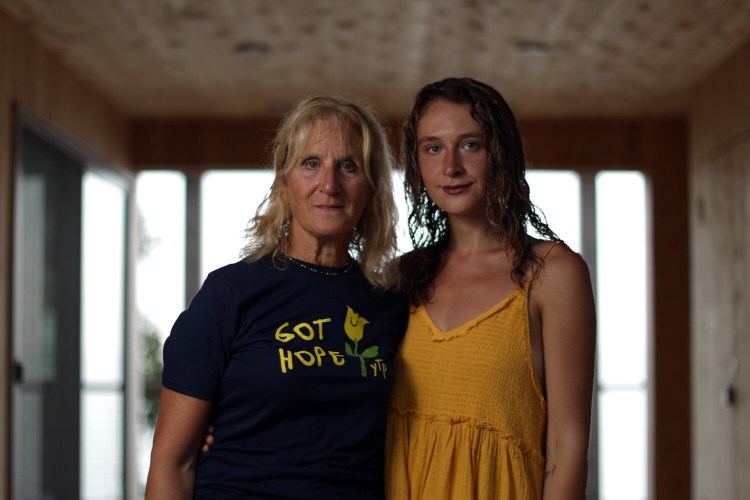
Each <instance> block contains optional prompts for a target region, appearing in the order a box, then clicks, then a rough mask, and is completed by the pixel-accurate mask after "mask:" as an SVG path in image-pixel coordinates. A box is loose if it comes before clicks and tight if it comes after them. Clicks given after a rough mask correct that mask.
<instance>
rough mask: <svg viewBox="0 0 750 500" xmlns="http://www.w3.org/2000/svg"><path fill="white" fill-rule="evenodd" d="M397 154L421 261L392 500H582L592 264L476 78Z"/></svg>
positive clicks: (393, 407) (437, 103)
mask: <svg viewBox="0 0 750 500" xmlns="http://www.w3.org/2000/svg"><path fill="white" fill-rule="evenodd" d="M402 153H403V157H404V160H403V163H404V165H405V168H406V192H407V196H408V198H409V202H410V215H409V231H410V234H411V237H412V240H413V243H414V246H415V250H413V251H412V252H410V253H409V254H407V255H405V256H404V257H402V259H401V270H402V274H403V281H404V285H405V289H406V292H407V294H408V296H409V299H410V301H411V305H412V311H411V315H410V318H409V326H408V329H407V333H406V336H405V338H404V341H403V343H402V344H401V347H400V349H399V354H398V355H397V357H396V362H395V368H394V372H395V377H396V378H395V382H394V392H393V395H392V398H391V404H390V412H389V438H388V441H387V445H386V457H387V466H386V482H387V487H386V491H387V497H388V498H390V499H393V500H406V499H430V500H436V499H475V500H476V499H513V500H518V499H542V498H543V499H544V500H552V499H563V498H565V499H567V498H571V499H572V498H575V499H581V498H583V497H584V494H585V488H586V471H587V465H586V455H587V450H588V438H589V424H590V411H591V396H592V392H591V391H592V383H593V372H594V344H595V312H594V301H593V294H592V289H591V284H590V280H589V274H588V269H587V266H586V264H585V262H584V261H583V259H582V258H581V257H580V256H579V255H577V254H576V253H574V252H572V251H571V250H570V249H569V248H568V247H566V246H565V245H564V244H563V243H562V242H561V241H560V239H559V238H558V237H557V236H556V235H555V234H554V233H553V232H552V231H551V230H550V228H549V227H548V226H547V224H546V223H545V222H544V221H543V220H542V219H541V218H540V217H539V216H538V215H537V214H536V212H535V210H534V206H533V205H532V203H531V202H530V199H529V187H528V184H527V182H526V179H525V166H526V165H525V159H524V153H523V147H522V142H521V137H520V133H519V129H518V125H517V123H516V119H515V117H514V115H513V113H512V111H511V109H510V108H509V107H508V105H507V103H506V102H505V100H504V99H503V98H502V96H501V95H500V94H499V93H498V92H497V91H496V90H495V89H493V88H491V87H489V86H488V85H485V84H483V83H481V82H477V81H475V80H472V79H468V78H461V79H457V78H448V79H446V80H442V81H439V82H436V83H433V84H429V85H427V86H425V87H424V88H423V89H422V90H420V92H419V93H418V94H417V97H416V101H415V103H414V106H413V108H412V111H411V114H410V116H409V118H408V120H407V122H406V124H405V127H404V137H403V148H402ZM531 229H535V230H536V232H537V233H538V234H539V235H540V236H541V239H537V238H535V237H532V236H531V235H530V234H529V230H531Z"/></svg>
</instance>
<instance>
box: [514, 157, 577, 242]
mask: <svg viewBox="0 0 750 500" xmlns="http://www.w3.org/2000/svg"><path fill="white" fill-rule="evenodd" d="M526 180H527V181H528V183H529V189H530V190H531V202H532V203H533V204H534V205H535V206H536V207H537V208H538V209H539V210H540V211H541V213H540V215H544V217H546V219H547V224H548V225H549V227H550V229H552V230H553V231H554V232H555V234H557V235H558V236H559V237H560V238H562V239H563V241H565V243H566V244H567V245H568V246H569V247H570V248H571V249H572V250H573V251H575V252H580V251H581V178H580V176H579V175H578V173H577V172H573V171H571V170H528V171H527V172H526ZM529 229H530V230H531V233H532V234H533V235H535V236H538V234H536V231H533V228H529Z"/></svg>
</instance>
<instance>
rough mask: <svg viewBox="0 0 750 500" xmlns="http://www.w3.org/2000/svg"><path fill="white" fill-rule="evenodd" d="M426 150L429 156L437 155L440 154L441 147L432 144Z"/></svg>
mask: <svg viewBox="0 0 750 500" xmlns="http://www.w3.org/2000/svg"><path fill="white" fill-rule="evenodd" d="M424 149H425V151H426V152H428V153H429V154H435V153H439V152H440V146H437V145H435V144H431V145H429V146H427V147H426V148H424Z"/></svg>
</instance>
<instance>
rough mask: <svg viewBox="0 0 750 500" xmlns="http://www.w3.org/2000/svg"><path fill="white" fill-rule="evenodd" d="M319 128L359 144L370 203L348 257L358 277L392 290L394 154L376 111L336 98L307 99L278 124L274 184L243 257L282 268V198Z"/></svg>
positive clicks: (285, 236)
mask: <svg viewBox="0 0 750 500" xmlns="http://www.w3.org/2000/svg"><path fill="white" fill-rule="evenodd" d="M319 123H325V124H327V125H330V126H332V127H333V128H334V129H335V130H340V131H342V132H344V131H346V132H348V131H355V132H356V133H357V134H358V135H359V136H360V138H361V140H362V158H363V160H364V172H365V176H366V178H367V181H368V184H369V187H370V200H369V203H368V204H367V207H366V208H365V210H364V212H363V214H362V217H361V219H360V220H359V223H358V224H357V226H356V228H355V230H354V234H353V235H352V239H351V242H350V245H349V254H350V256H351V257H352V258H353V259H355V260H357V261H358V262H359V266H360V268H361V270H362V274H363V275H364V276H365V278H367V280H368V281H369V282H370V283H371V284H372V285H373V286H376V287H381V288H388V287H391V286H393V285H394V284H395V283H396V281H397V274H396V273H395V272H393V269H392V266H390V265H389V264H390V262H391V261H392V259H393V258H394V256H395V253H396V231H395V225H396V220H397V212H396V205H395V203H394V201H393V186H392V184H391V171H392V168H393V154H392V152H391V148H390V145H389V142H388V137H387V133H386V129H385V128H384V126H383V124H382V121H381V119H380V118H379V116H378V115H377V114H375V112H374V111H372V110H370V109H369V108H367V107H365V106H364V105H362V104H358V103H355V102H352V101H348V100H345V99H340V98H336V97H311V98H308V99H305V100H303V101H301V102H300V103H299V104H298V105H297V106H296V107H295V108H294V109H293V110H292V111H290V112H289V113H288V114H287V115H286V116H285V117H284V119H283V120H282V121H281V124H280V126H279V129H278V131H277V133H276V137H275V139H274V140H273V142H272V143H271V153H272V165H273V169H274V181H273V184H272V185H271V189H270V190H269V192H268V193H267V194H266V197H265V199H264V200H263V202H262V203H261V204H260V206H259V207H258V211H257V212H256V214H255V217H253V218H252V219H251V220H250V222H248V227H247V229H246V237H247V244H246V246H245V248H244V250H243V255H244V257H245V258H246V259H247V260H249V261H257V260H259V259H261V258H263V257H265V256H267V255H270V256H272V257H273V259H274V262H275V263H277V265H280V266H283V265H284V264H285V259H284V256H285V255H286V251H287V249H288V247H289V225H290V220H291V210H290V208H289V204H288V202H287V201H286V200H285V197H284V185H285V182H286V177H287V175H288V174H289V171H290V170H291V168H292V166H293V165H294V164H295V162H296V160H297V159H298V155H299V154H301V152H302V151H303V150H304V148H305V147H306V146H307V143H308V140H309V139H310V135H311V131H312V129H313V127H314V126H316V125H317V124H319ZM343 136H345V134H342V137H343Z"/></svg>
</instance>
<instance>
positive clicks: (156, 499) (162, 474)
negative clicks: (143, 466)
mask: <svg viewBox="0 0 750 500" xmlns="http://www.w3.org/2000/svg"><path fill="white" fill-rule="evenodd" d="M210 414H211V403H210V402H209V401H204V400H202V399H196V398H193V397H190V396H185V395H184V394H180V393H178V392H175V391H172V390H170V389H167V388H166V387H162V389H161V398H160V402H159V417H158V419H157V421H156V431H155V433H154V444H153V447H152V449H151V466H150V468H149V471H148V480H147V482H146V500H178V499H191V498H193V487H194V484H195V464H196V462H197V460H198V450H199V449H200V447H201V444H202V442H201V440H202V439H203V435H204V433H205V431H206V426H207V425H208V419H209V416H210Z"/></svg>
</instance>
